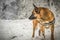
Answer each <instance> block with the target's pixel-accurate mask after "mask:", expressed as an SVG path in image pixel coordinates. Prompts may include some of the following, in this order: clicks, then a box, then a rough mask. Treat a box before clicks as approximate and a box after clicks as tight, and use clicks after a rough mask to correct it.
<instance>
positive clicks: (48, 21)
mask: <svg viewBox="0 0 60 40" xmlns="http://www.w3.org/2000/svg"><path fill="white" fill-rule="evenodd" d="M33 6H34V9H33V11H32V15H31V16H30V17H29V19H30V20H33V34H32V37H33V38H34V34H35V29H36V28H37V24H38V23H39V24H40V25H41V26H40V29H39V35H40V34H41V33H42V35H43V36H44V38H45V29H46V28H50V30H51V35H54V23H55V17H54V14H53V12H52V11H50V10H49V9H48V8H45V7H37V6H36V5H34V4H33Z"/></svg>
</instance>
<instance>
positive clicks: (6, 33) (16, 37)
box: [0, 19, 60, 40]
mask: <svg viewBox="0 0 60 40" xmlns="http://www.w3.org/2000/svg"><path fill="white" fill-rule="evenodd" d="M59 26H60V25H56V26H55V35H54V37H55V40H60V27H59ZM37 34H38V32H37V31H36V35H35V38H34V40H43V39H42V36H40V37H39V36H38V35H37ZM31 36H32V21H30V20H28V19H22V20H0V40H32V37H31ZM45 36H46V40H50V30H49V29H46V32H45Z"/></svg>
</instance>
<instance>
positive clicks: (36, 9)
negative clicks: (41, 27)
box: [33, 4, 40, 14]
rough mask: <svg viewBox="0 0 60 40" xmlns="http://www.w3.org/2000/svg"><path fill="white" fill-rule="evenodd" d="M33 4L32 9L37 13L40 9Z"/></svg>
mask: <svg viewBox="0 0 60 40" xmlns="http://www.w3.org/2000/svg"><path fill="white" fill-rule="evenodd" d="M33 6H34V9H35V12H36V13H37V14H39V13H40V11H39V9H38V7H37V6H36V5H35V4H33Z"/></svg>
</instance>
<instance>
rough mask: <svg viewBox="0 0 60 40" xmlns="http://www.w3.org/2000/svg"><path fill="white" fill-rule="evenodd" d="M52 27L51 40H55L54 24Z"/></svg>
mask: <svg viewBox="0 0 60 40" xmlns="http://www.w3.org/2000/svg"><path fill="white" fill-rule="evenodd" d="M50 27H51V40H54V24H51V25H50Z"/></svg>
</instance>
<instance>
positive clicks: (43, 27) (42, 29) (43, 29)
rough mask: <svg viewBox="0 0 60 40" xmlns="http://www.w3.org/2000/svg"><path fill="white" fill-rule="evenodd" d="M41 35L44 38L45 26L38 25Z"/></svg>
mask: <svg viewBox="0 0 60 40" xmlns="http://www.w3.org/2000/svg"><path fill="white" fill-rule="evenodd" d="M40 29H41V32H42V35H43V37H44V38H45V26H43V25H42V26H41V27H40Z"/></svg>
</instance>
